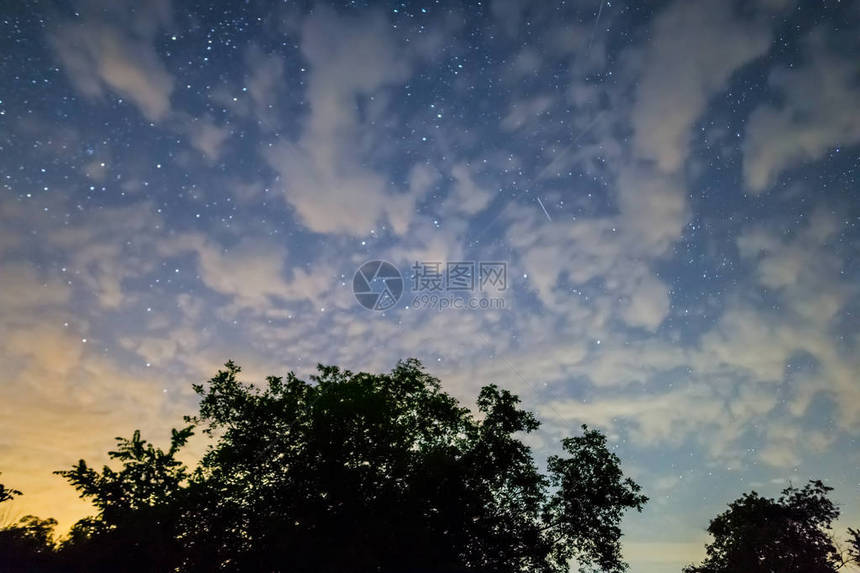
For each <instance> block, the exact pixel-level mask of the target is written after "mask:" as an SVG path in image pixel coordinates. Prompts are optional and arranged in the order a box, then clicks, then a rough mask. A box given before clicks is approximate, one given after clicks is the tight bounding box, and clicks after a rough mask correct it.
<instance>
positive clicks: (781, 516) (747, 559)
mask: <svg viewBox="0 0 860 573" xmlns="http://www.w3.org/2000/svg"><path fill="white" fill-rule="evenodd" d="M832 489H833V488H830V487H828V486H825V485H824V484H823V483H822V482H820V481H810V482H809V483H808V484H807V485H806V486H804V487H803V489H798V488H795V487H788V488H786V489H784V490H783V492H782V495H781V496H780V497H779V499H771V498H766V497H761V496H759V495H758V494H757V493H756V492H752V493H748V494H744V495H743V496H742V497H741V498H740V499H738V500H735V501H734V502H732V503H731V504H729V509H728V510H727V511H725V512H724V513H722V514H720V515H718V516H717V517H716V518H715V519H713V520H712V521H711V524H710V527H708V532H709V533H710V534H711V535H712V536H713V538H714V540H713V542H712V543H710V544H709V545H708V546H707V547H706V549H707V558H706V559H705V561H704V562H703V563H702V564H701V565H698V566H692V565H691V566H689V567H687V568H685V569H684V571H685V573H741V572H743V573H777V572H778V573H833V572H835V571H837V570H838V569H840V568H841V567H843V566H844V565H845V564H846V563H847V562H848V561H850V560H851V559H852V556H851V554H850V553H849V554H847V555H844V556H843V555H841V554H840V552H839V551H837V549H836V546H835V544H834V541H833V538H832V536H831V533H830V529H831V524H832V523H833V521H834V520H835V519H837V518H838V517H839V510H838V509H837V507H836V506H835V505H834V504H833V502H831V501H830V499H829V498H828V494H829V493H830V492H831V491H832ZM849 532H852V534H853V537H854V545H855V547H857V545H856V544H857V542H858V540H857V535H856V534H854V533H853V530H849Z"/></svg>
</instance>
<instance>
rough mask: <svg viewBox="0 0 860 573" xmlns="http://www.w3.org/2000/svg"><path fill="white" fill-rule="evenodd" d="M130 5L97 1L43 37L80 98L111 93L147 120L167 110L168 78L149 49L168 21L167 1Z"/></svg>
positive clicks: (170, 89)
mask: <svg viewBox="0 0 860 573" xmlns="http://www.w3.org/2000/svg"><path fill="white" fill-rule="evenodd" d="M130 4H131V3H130V2H116V3H107V2H105V3H99V2H95V3H92V5H90V6H89V8H90V9H85V10H83V16H82V17H81V18H79V19H77V20H66V21H64V22H61V23H60V24H59V25H58V26H57V27H56V28H54V29H53V30H52V31H51V32H50V34H49V41H50V44H51V46H52V48H53V49H54V53H55V55H56V56H57V58H58V59H59V60H60V62H61V63H62V64H63V69H64V70H65V72H66V74H67V75H68V77H69V80H70V81H71V82H72V84H73V85H74V86H75V87H76V88H77V89H78V91H80V92H81V93H82V94H84V95H85V96H88V97H91V98H99V97H102V96H103V95H104V94H105V92H108V91H112V92H114V93H116V94H118V95H120V96H121V97H123V98H125V99H128V100H130V101H132V102H133V103H134V104H135V105H137V107H138V108H139V109H140V111H141V113H142V114H143V115H144V117H146V118H147V119H148V120H150V121H158V120H161V119H164V118H165V117H166V116H167V115H168V114H169V112H170V94H171V92H172V91H173V83H174V82H173V77H172V76H171V75H170V73H169V72H168V71H167V69H166V68H165V66H164V64H163V63H162V62H161V61H160V59H159V57H158V54H157V53H156V51H155V45H154V39H155V34H156V32H157V31H158V29H159V28H160V27H161V26H163V25H165V24H167V23H169V21H170V4H169V2H168V1H167V0H158V1H153V2H147V3H145V4H143V5H141V6H138V7H137V9H135V10H130V9H129V8H130Z"/></svg>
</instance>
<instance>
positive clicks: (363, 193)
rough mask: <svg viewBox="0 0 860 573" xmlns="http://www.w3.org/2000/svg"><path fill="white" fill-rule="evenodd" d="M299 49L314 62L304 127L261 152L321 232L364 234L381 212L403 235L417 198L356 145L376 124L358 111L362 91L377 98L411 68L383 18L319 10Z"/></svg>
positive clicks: (309, 221) (290, 198) (308, 220)
mask: <svg viewBox="0 0 860 573" xmlns="http://www.w3.org/2000/svg"><path fill="white" fill-rule="evenodd" d="M302 54H303V55H304V56H305V58H307V60H308V62H309V64H310V77H309V79H308V89H307V100H308V102H309V105H310V116H309V117H308V118H307V121H306V125H305V127H304V131H303V133H302V135H301V137H300V138H299V140H298V141H297V142H289V141H280V142H279V143H277V144H275V145H274V146H272V147H268V148H265V149H264V150H263V155H264V157H265V158H266V160H267V161H268V162H269V164H270V165H271V166H272V167H273V168H274V169H275V170H276V171H277V172H278V173H279V175H280V180H281V184H282V185H283V188H284V194H285V198H286V200H287V202H288V203H289V204H290V205H291V206H292V207H294V208H295V210H296V213H297V214H298V216H299V218H300V220H301V221H302V222H303V223H304V224H305V225H307V226H308V228H310V229H311V230H313V231H316V232H319V233H345V234H351V235H356V236H361V235H366V234H367V233H368V232H369V231H370V230H371V229H373V228H374V227H375V225H376V224H377V223H379V222H380V220H381V219H383V218H387V220H388V221H389V222H390V223H391V224H392V227H393V228H394V230H395V232H397V233H403V232H404V231H405V229H406V227H408V223H409V220H410V218H411V213H412V211H413V209H412V208H413V207H414V202H415V199H416V198H415V197H414V196H411V195H407V194H403V193H400V194H397V193H395V192H392V191H390V190H389V189H388V184H387V180H386V178H385V177H384V176H383V175H381V174H379V173H377V172H375V171H374V170H372V169H370V168H368V167H366V166H365V164H364V162H363V160H362V157H361V155H362V148H361V145H360V144H359V143H360V140H361V139H362V138H366V137H368V134H367V133H366V132H365V133H361V131H362V130H365V131H368V130H370V129H371V128H370V126H368V125H365V124H362V123H361V120H360V118H359V115H358V113H357V111H356V100H357V98H358V97H372V96H374V95H375V94H377V93H378V92H379V90H382V89H383V88H385V87H387V86H390V85H394V84H397V83H399V82H401V81H403V80H405V79H406V77H407V76H408V73H409V64H408V62H407V58H405V57H403V52H402V51H401V50H400V49H399V48H398V45H397V43H396V41H395V39H394V37H393V36H392V34H391V29H390V26H388V24H387V22H386V20H385V17H384V16H382V15H381V14H379V13H375V14H372V15H370V16H367V17H362V18H355V17H341V16H338V15H337V14H335V13H334V12H333V11H331V10H329V9H327V8H319V9H317V10H316V11H315V12H314V13H313V14H312V15H311V16H309V17H308V18H307V20H306V21H305V23H304V26H303V27H302Z"/></svg>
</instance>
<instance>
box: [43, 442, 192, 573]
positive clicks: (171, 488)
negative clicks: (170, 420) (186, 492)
mask: <svg viewBox="0 0 860 573" xmlns="http://www.w3.org/2000/svg"><path fill="white" fill-rule="evenodd" d="M191 435H192V428H191V427H187V428H184V429H182V430H173V432H172V435H171V440H170V448H169V449H168V451H166V452H164V451H162V450H161V449H159V448H156V447H154V446H153V445H152V444H149V443H147V441H146V440H143V439H141V437H140V432H139V431H135V432H134V435H133V436H132V438H131V439H126V438H116V440H117V442H118V447H117V449H116V450H115V451H111V452H108V455H109V457H110V458H111V459H114V460H118V461H119V462H121V463H122V468H121V469H120V470H119V471H115V470H113V469H111V468H110V467H108V466H105V467H104V468H103V469H102V471H101V472H97V471H95V470H94V469H92V468H90V467H89V466H87V463H86V462H85V461H84V460H80V461H79V462H78V464H77V465H76V466H74V467H73V468H72V469H70V470H64V471H58V472H54V473H56V474H59V475H61V476H63V477H64V478H65V479H66V480H67V481H68V482H69V483H70V484H72V485H73V486H74V487H75V489H77V490H78V491H79V492H80V495H81V497H82V498H84V499H87V500H89V501H90V502H92V503H93V505H95V507H96V508H97V509H98V510H99V512H98V514H97V515H96V516H94V517H88V518H85V519H82V520H80V521H78V523H76V524H75V526H74V527H73V528H72V531H71V532H70V534H69V537H68V539H67V540H65V542H64V543H63V545H62V554H63V557H64V560H65V561H66V563H67V566H68V567H70V568H75V569H78V570H82V571H93V570H103V571H109V570H113V571H120V570H122V571H169V570H171V568H172V566H173V565H174V564H175V563H176V562H178V560H179V557H178V555H179V553H180V544H179V540H178V539H177V537H176V534H177V529H176V523H177V520H178V518H179V515H180V511H181V507H182V504H181V502H180V499H179V498H180V497H181V492H182V490H183V487H184V485H185V483H186V480H187V477H188V474H187V468H186V467H185V465H184V464H182V463H181V462H179V461H178V460H177V459H176V454H177V453H178V452H179V449H180V448H181V447H182V446H184V445H185V444H186V443H187V441H188V438H189V437H190V436H191Z"/></svg>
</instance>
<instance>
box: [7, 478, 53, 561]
mask: <svg viewBox="0 0 860 573" xmlns="http://www.w3.org/2000/svg"><path fill="white" fill-rule="evenodd" d="M19 495H22V494H21V492H20V491H18V490H16V489H10V488H7V487H5V486H4V485H3V484H0V503H3V502H4V501H9V500H11V499H13V498H15V497H17V496H19ZM56 526H57V521H56V520H54V519H39V518H38V517H36V516H34V515H25V516H24V517H22V518H21V519H20V520H18V521H17V522H15V523H11V524H8V525H4V526H2V527H0V571H4V572H9V573H11V572H18V571H21V572H24V571H27V572H28V573H37V572H40V571H49V570H52V569H51V568H52V567H53V566H54V528H55V527H56Z"/></svg>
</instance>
